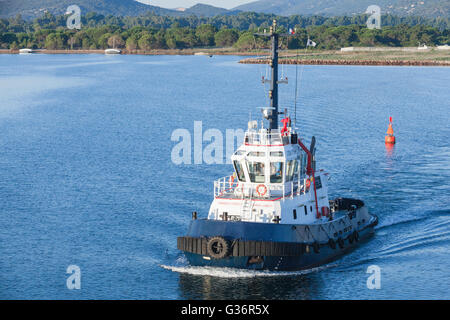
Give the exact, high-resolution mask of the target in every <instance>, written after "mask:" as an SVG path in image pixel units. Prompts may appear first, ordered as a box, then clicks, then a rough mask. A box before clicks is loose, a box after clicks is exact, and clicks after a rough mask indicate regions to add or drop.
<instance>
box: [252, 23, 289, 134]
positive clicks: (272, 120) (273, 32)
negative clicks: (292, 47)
mask: <svg viewBox="0 0 450 320" xmlns="http://www.w3.org/2000/svg"><path fill="white" fill-rule="evenodd" d="M255 35H258V36H263V37H270V39H271V47H272V54H271V58H270V68H271V70H272V72H271V78H270V80H269V79H263V82H264V83H266V82H269V83H270V90H269V99H270V106H269V107H268V108H263V110H262V111H263V114H264V117H265V118H266V119H267V120H268V121H269V129H270V130H272V129H278V115H279V114H281V113H280V112H279V111H278V84H280V83H287V79H282V80H279V79H278V43H279V39H280V36H289V35H290V34H280V33H277V20H273V24H272V26H271V27H270V32H269V33H255Z"/></svg>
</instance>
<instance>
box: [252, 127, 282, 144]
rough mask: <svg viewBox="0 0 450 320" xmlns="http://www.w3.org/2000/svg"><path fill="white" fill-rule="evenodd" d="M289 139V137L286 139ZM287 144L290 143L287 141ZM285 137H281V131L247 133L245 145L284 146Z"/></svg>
mask: <svg viewBox="0 0 450 320" xmlns="http://www.w3.org/2000/svg"><path fill="white" fill-rule="evenodd" d="M285 139H287V137H285ZM285 142H286V143H289V141H288V139H287V140H285ZM285 142H283V136H282V135H281V133H280V131H279V130H275V131H274V130H272V131H271V132H268V131H260V132H256V131H247V132H246V133H245V138H244V143H245V144H246V145H263V146H269V145H272V146H273V145H284V144H286V143H285Z"/></svg>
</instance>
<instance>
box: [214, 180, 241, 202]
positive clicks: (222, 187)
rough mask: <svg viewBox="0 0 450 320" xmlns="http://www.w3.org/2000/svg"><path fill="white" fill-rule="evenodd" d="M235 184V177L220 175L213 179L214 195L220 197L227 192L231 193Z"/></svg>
mask: <svg viewBox="0 0 450 320" xmlns="http://www.w3.org/2000/svg"><path fill="white" fill-rule="evenodd" d="M236 186H237V178H235V179H234V181H233V178H232V177H231V176H226V177H222V178H220V179H218V180H216V181H214V197H220V196H223V195H224V194H227V193H233V192H234V190H235V188H236Z"/></svg>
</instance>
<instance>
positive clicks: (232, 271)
mask: <svg viewBox="0 0 450 320" xmlns="http://www.w3.org/2000/svg"><path fill="white" fill-rule="evenodd" d="M336 266H337V264H328V265H324V266H320V267H317V268H312V269H306V270H301V271H264V270H247V269H236V268H218V267H193V266H168V265H160V267H161V268H163V269H166V270H170V271H172V272H178V273H184V274H190V275H196V276H211V277H218V278H256V277H290V276H301V275H305V274H310V273H315V272H319V271H322V270H325V269H329V268H333V267H336Z"/></svg>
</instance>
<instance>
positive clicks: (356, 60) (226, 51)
mask: <svg viewBox="0 0 450 320" xmlns="http://www.w3.org/2000/svg"><path fill="white" fill-rule="evenodd" d="M0 54H19V50H10V49H0ZM32 54H102V55H104V54H105V50H103V49H99V50H97V49H96V50H82V49H79V50H69V49H64V50H47V49H35V50H34V51H33V53H32ZM121 54H123V55H152V56H155V55H199V56H214V55H229V56H243V57H245V56H253V58H245V59H242V60H240V61H239V63H242V64H268V63H269V59H266V58H264V57H261V56H264V55H268V52H267V51H260V52H251V51H239V50H236V49H234V48H197V49H155V50H149V51H145V50H132V51H130V50H126V49H121ZM393 54H394V56H393ZM440 54H442V53H440ZM427 55H428V56H427ZM433 55H435V53H434V52H432V51H429V52H421V53H420V54H419V53H408V54H405V53H402V52H400V50H399V51H397V52H394V51H393V50H392V49H390V48H389V49H387V50H385V51H380V52H379V53H377V54H376V55H375V54H373V53H372V54H367V53H361V52H355V53H350V54H349V53H342V52H339V51H330V50H329V51H318V52H311V53H309V54H298V57H297V54H293V51H288V52H287V53H286V54H284V55H280V60H279V63H280V64H291V65H295V64H300V65H350V66H356V65H359V66H439V67H443V66H444V67H447V66H450V55H449V56H446V55H445V56H444V58H443V59H442V57H439V59H436V56H433ZM255 56H256V57H255Z"/></svg>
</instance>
